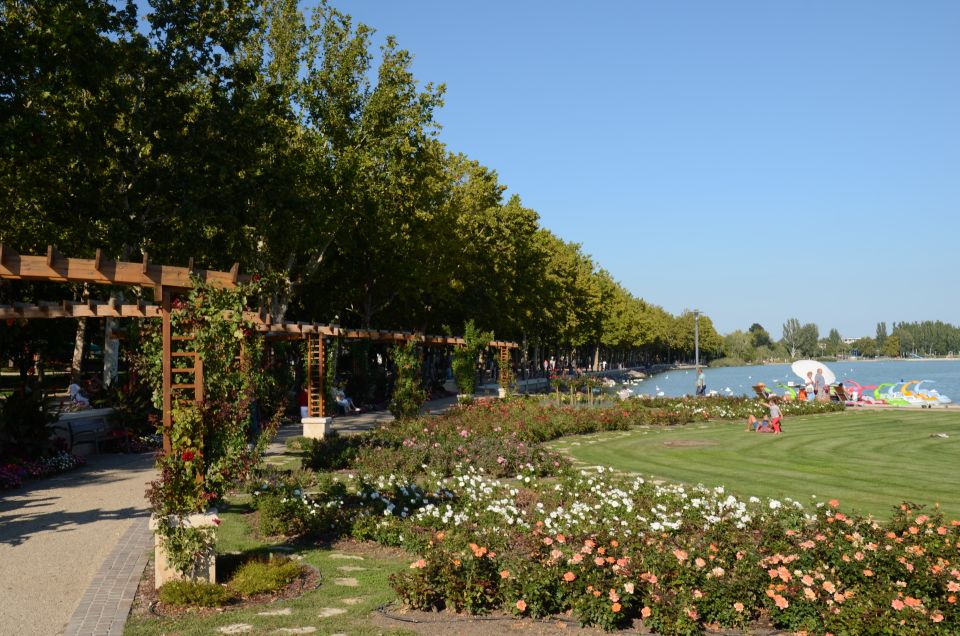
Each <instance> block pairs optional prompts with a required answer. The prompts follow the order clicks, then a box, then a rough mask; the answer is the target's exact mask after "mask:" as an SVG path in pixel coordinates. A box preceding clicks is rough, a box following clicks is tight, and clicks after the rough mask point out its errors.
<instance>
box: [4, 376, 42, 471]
mask: <svg viewBox="0 0 960 636" xmlns="http://www.w3.org/2000/svg"><path fill="white" fill-rule="evenodd" d="M52 420H53V417H52V416H51V415H50V414H49V413H47V411H46V408H45V406H44V401H43V394H42V392H41V391H40V390H39V388H34V389H33V390H26V389H21V390H18V391H16V392H15V393H13V394H12V395H10V396H9V397H7V398H6V399H5V400H2V401H0V453H2V454H3V455H8V456H12V457H22V458H24V459H36V458H38V457H41V456H43V455H44V454H45V453H46V452H47V451H49V450H50V449H51V442H50V429H48V428H47V424H48V423H50V422H51V421H52Z"/></svg>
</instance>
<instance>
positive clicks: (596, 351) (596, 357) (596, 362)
mask: <svg viewBox="0 0 960 636" xmlns="http://www.w3.org/2000/svg"><path fill="white" fill-rule="evenodd" d="M593 370H594V371H599V370H600V343H599V342H598V343H597V344H596V346H595V347H594V348H593Z"/></svg>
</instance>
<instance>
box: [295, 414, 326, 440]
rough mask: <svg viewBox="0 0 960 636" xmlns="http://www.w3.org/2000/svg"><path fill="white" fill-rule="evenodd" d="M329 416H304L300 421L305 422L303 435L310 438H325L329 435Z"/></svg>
mask: <svg viewBox="0 0 960 636" xmlns="http://www.w3.org/2000/svg"><path fill="white" fill-rule="evenodd" d="M330 420H331V418H329V417H304V418H301V419H300V421H301V422H302V423H303V436H304V437H309V438H310V439H323V438H324V437H326V436H327V425H329V424H330Z"/></svg>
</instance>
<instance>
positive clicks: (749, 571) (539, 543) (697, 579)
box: [371, 472, 960, 634]
mask: <svg viewBox="0 0 960 636" xmlns="http://www.w3.org/2000/svg"><path fill="white" fill-rule="evenodd" d="M424 491H425V492H427V493H428V494H427V495H426V503H425V505H421V506H419V508H418V509H417V510H416V511H415V512H411V513H409V521H407V522H406V523H404V521H403V519H399V518H398V517H397V516H396V514H394V513H393V512H387V511H386V509H384V512H383V514H384V516H385V517H388V518H389V519H390V521H389V522H388V524H386V525H389V526H392V527H394V528H395V533H394V534H393V535H389V536H393V537H396V536H398V535H399V536H400V537H401V541H400V543H401V544H403V545H405V546H406V547H408V549H412V550H414V551H415V552H417V555H418V557H419V558H417V559H415V560H413V562H412V563H411V565H410V569H409V571H408V572H405V573H403V574H401V575H398V576H395V577H394V578H393V580H392V583H393V585H394V587H395V589H396V591H397V593H398V595H399V596H400V598H401V599H403V600H404V602H406V603H407V604H409V605H410V606H412V607H415V608H420V609H429V608H441V607H449V608H453V609H456V610H458V611H469V612H485V611H488V610H491V609H494V608H501V609H507V610H512V611H514V612H516V613H517V614H528V615H534V616H543V615H547V614H551V613H556V612H563V611H568V610H569V611H572V612H573V614H574V615H575V616H576V617H577V618H578V619H579V620H580V621H581V622H582V623H583V624H586V625H598V626H600V627H603V628H606V629H613V628H615V627H618V626H622V625H626V624H628V623H629V622H630V621H632V620H633V619H637V618H639V619H642V620H643V621H644V624H645V625H647V626H648V627H649V628H651V629H654V630H656V631H657V632H658V633H664V634H676V633H696V632H698V631H702V630H703V629H704V627H705V626H706V625H708V624H714V625H720V626H723V627H733V628H743V627H745V626H747V625H748V624H750V623H751V622H753V621H756V620H757V619H759V618H760V617H761V616H765V617H768V618H769V620H771V621H772V622H773V624H774V625H776V626H777V627H779V628H784V629H790V630H794V631H798V632H809V633H827V632H833V633H844V632H845V633H881V632H885V631H886V632H890V633H915V634H937V633H943V634H946V633H954V631H955V629H956V626H957V624H958V621H960V612H958V611H957V608H956V596H957V595H956V592H958V591H960V570H958V569H957V567H956V558H957V547H958V545H960V528H958V525H960V522H957V521H953V522H946V521H945V520H944V519H943V518H942V515H940V514H939V513H937V512H933V513H929V514H925V513H923V512H922V511H918V510H917V509H916V508H915V507H913V506H908V505H904V506H903V507H902V508H901V509H900V510H899V511H898V512H897V515H896V517H895V518H894V519H893V521H892V523H891V524H889V525H886V526H883V525H880V524H879V523H877V522H876V521H874V520H873V519H870V518H865V517H860V516H857V515H852V514H845V513H843V512H840V511H839V509H837V506H838V505H839V502H835V501H834V502H831V504H830V505H829V506H825V505H823V504H820V505H819V506H817V507H814V508H813V509H811V510H805V509H804V507H803V506H801V505H800V504H799V503H798V502H793V501H789V500H788V501H784V502H781V501H777V500H766V501H761V500H758V499H755V498H752V499H750V500H748V501H740V500H738V499H736V498H734V497H732V496H730V495H727V494H726V493H725V492H724V490H723V489H722V488H716V489H706V488H683V487H679V486H669V485H658V484H651V483H649V482H645V481H644V480H643V479H640V478H636V477H623V476H618V475H616V474H613V473H610V472H599V473H581V474H579V475H576V476H571V477H569V478H568V479H566V480H563V481H559V482H557V483H553V484H551V483H549V482H546V483H545V482H538V481H537V480H533V479H531V480H529V481H528V480H527V479H526V477H524V476H521V480H520V483H518V482H516V481H511V482H504V481H502V480H493V479H489V478H487V477H484V476H482V475H480V474H478V473H476V472H467V473H465V474H461V475H458V476H456V477H453V478H448V479H444V480H439V481H437V482H434V483H433V484H431V485H430V486H429V487H428V488H426V489H424ZM431 492H432V493H433V494H439V493H449V494H448V495H447V497H446V499H444V498H443V497H436V498H435V501H431V500H430V499H431V494H429V493H431ZM453 493H456V494H455V495H454V494H453ZM376 500H378V501H380V502H383V501H387V500H389V495H379V494H378V495H377V497H376ZM371 538H377V537H376V536H375V535H372V536H371Z"/></svg>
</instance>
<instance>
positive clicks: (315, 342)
mask: <svg viewBox="0 0 960 636" xmlns="http://www.w3.org/2000/svg"><path fill="white" fill-rule="evenodd" d="M324 363H325V360H324V352H323V335H321V334H308V335H307V416H308V417H323V416H324V410H325V409H324V403H325V400H326V396H325V395H324V394H323V386H324V375H325V369H324V366H325V364H324Z"/></svg>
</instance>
